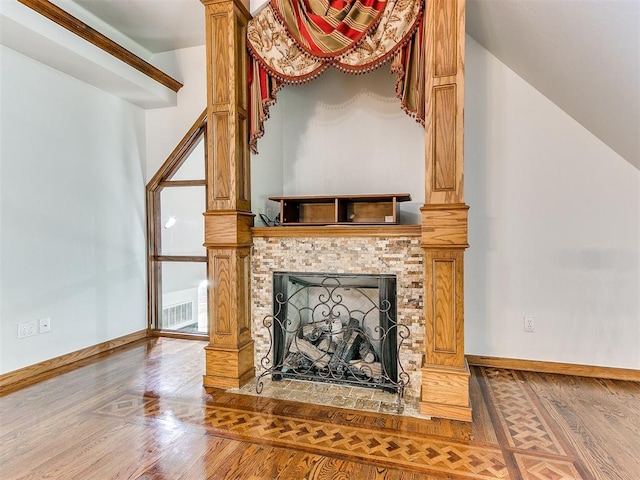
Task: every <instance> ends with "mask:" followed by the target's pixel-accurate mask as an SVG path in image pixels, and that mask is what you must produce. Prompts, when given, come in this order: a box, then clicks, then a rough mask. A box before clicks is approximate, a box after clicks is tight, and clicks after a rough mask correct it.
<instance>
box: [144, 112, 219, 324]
mask: <svg viewBox="0 0 640 480" xmlns="http://www.w3.org/2000/svg"><path fill="white" fill-rule="evenodd" d="M205 146H206V117H205V113H204V112H203V114H202V115H201V116H200V118H198V120H197V121H196V123H195V124H194V125H193V127H191V129H190V130H189V132H188V133H187V135H185V137H184V138H183V139H182V141H181V142H180V144H179V145H178V146H177V147H176V149H175V150H174V151H173V153H172V154H171V156H170V157H169V158H168V159H167V161H166V162H165V163H164V164H163V165H162V167H160V169H159V170H158V172H157V173H156V174H155V175H154V177H153V178H152V179H151V181H150V182H149V184H148V185H147V230H148V267H147V268H148V289H149V328H150V330H151V331H152V332H153V333H157V334H166V335H185V336H193V335H198V336H206V335H208V332H209V316H208V305H207V292H208V289H207V251H206V248H205V247H204V246H203V245H202V244H203V242H204V217H203V215H202V214H203V212H204V211H205V210H206V178H205V175H206V168H205V165H206V161H205V160H206V150H205Z"/></svg>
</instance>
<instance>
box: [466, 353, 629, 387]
mask: <svg viewBox="0 0 640 480" xmlns="http://www.w3.org/2000/svg"><path fill="white" fill-rule="evenodd" d="M467 360H468V362H469V365H476V366H479V367H495V368H506V369H510V370H523V371H526V372H537V373H555V374H558V375H575V376H576V377H591V378H606V379H609V380H625V381H630V382H640V370H633V369H630V368H616V367H600V366H594V365H579V364H575V363H559V362H546V361H541V360H521V359H517V358H503V357H486V356H482V355H467Z"/></svg>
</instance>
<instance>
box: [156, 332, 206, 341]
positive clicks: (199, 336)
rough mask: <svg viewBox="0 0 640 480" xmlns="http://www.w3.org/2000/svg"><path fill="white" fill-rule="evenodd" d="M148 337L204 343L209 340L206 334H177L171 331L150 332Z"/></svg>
mask: <svg viewBox="0 0 640 480" xmlns="http://www.w3.org/2000/svg"><path fill="white" fill-rule="evenodd" d="M149 336H150V337H157V338H161V337H167V338H178V339H180V340H197V341H200V342H206V341H208V340H209V334H208V333H177V332H174V331H171V330H152V331H151V333H150V334H149Z"/></svg>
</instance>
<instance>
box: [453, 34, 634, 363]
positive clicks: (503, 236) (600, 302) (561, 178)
mask: <svg viewBox="0 0 640 480" xmlns="http://www.w3.org/2000/svg"><path fill="white" fill-rule="evenodd" d="M466 74H467V76H466V105H465V107H466V114H465V121H466V128H465V135H466V139H465V180H466V202H467V203H468V204H469V205H470V206H471V210H470V220H469V230H470V235H469V243H470V244H471V248H470V249H469V250H468V251H467V255H466V262H465V272H466V277H465V316H466V331H465V335H466V338H465V343H466V349H467V352H468V353H471V354H479V355H491V356H498V357H511V358H519V359H532V360H545V361H558V362H567V363H578V364H588V365H603V366H611V367H624V368H635V369H638V368H640V171H638V170H637V169H635V168H634V167H633V166H632V165H631V164H630V163H628V162H626V161H625V160H623V159H622V158H621V157H620V156H619V155H617V154H616V153H615V152H614V151H613V150H611V149H610V148H609V147H607V146H606V145H605V144H604V143H602V142H601V141H600V140H598V139H597V138H596V137H594V136H593V135H592V134H590V133H589V132H588V131H587V130H586V129H585V128H584V127H582V126H581V125H580V124H578V123H577V122H576V121H575V120H573V119H572V118H571V117H569V116H568V115H567V114H566V113H564V112H563V111H562V110H560V109H559V108H558V107H557V106H556V105H555V104H553V103H552V102H551V101H550V100H548V99H547V98H546V97H544V96H543V95H542V94H540V93H539V92H538V91H537V90H535V89H534V88H533V87H531V86H530V85H529V84H527V83H526V82H525V81H524V80H522V79H521V78H520V77H518V76H517V75H516V74H515V73H513V72H512V71H511V70H509V69H508V68H507V67H506V66H505V65H504V64H502V63H501V62H500V61H498V60H497V59H496V58H495V57H494V56H493V55H491V54H490V53H489V52H488V51H486V50H485V49H484V48H482V47H481V46H480V45H479V44H478V43H476V42H475V41H473V40H472V39H471V38H469V37H467V61H466ZM584 101H585V102H588V101H590V99H588V98H585V99H584ZM525 315H531V316H534V317H535V320H536V331H535V333H525V332H524V331H523V316H525Z"/></svg>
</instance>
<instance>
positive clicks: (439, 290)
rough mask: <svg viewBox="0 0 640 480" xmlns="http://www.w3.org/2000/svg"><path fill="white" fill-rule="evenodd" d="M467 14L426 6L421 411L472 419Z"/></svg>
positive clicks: (457, 3) (454, 4)
mask: <svg viewBox="0 0 640 480" xmlns="http://www.w3.org/2000/svg"><path fill="white" fill-rule="evenodd" d="M464 13H465V2H464V0H430V1H428V2H426V6H425V21H426V32H425V42H426V46H427V53H426V58H425V61H426V64H427V66H426V77H425V84H426V85H425V97H426V106H425V107H426V108H425V112H426V122H425V126H426V129H425V130H426V132H425V134H426V143H425V161H426V170H425V181H426V182H425V183H426V185H425V186H426V188H425V193H426V199H425V205H424V206H423V207H422V208H421V212H422V247H423V249H424V255H425V316H426V340H425V344H426V345H425V357H424V362H423V366H422V388H421V399H420V412H421V413H423V414H425V415H431V416H434V417H444V418H451V419H455V420H465V421H470V420H471V405H470V403H469V366H468V365H467V363H466V360H465V357H464V263H463V262H464V250H465V249H466V248H467V247H468V244H467V210H468V206H467V205H465V204H464V195H463V194H464V192H463V184H464V182H463V179H464V152H463V133H464V123H463V114H464V40H465V37H464V35H465V17H464Z"/></svg>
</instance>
